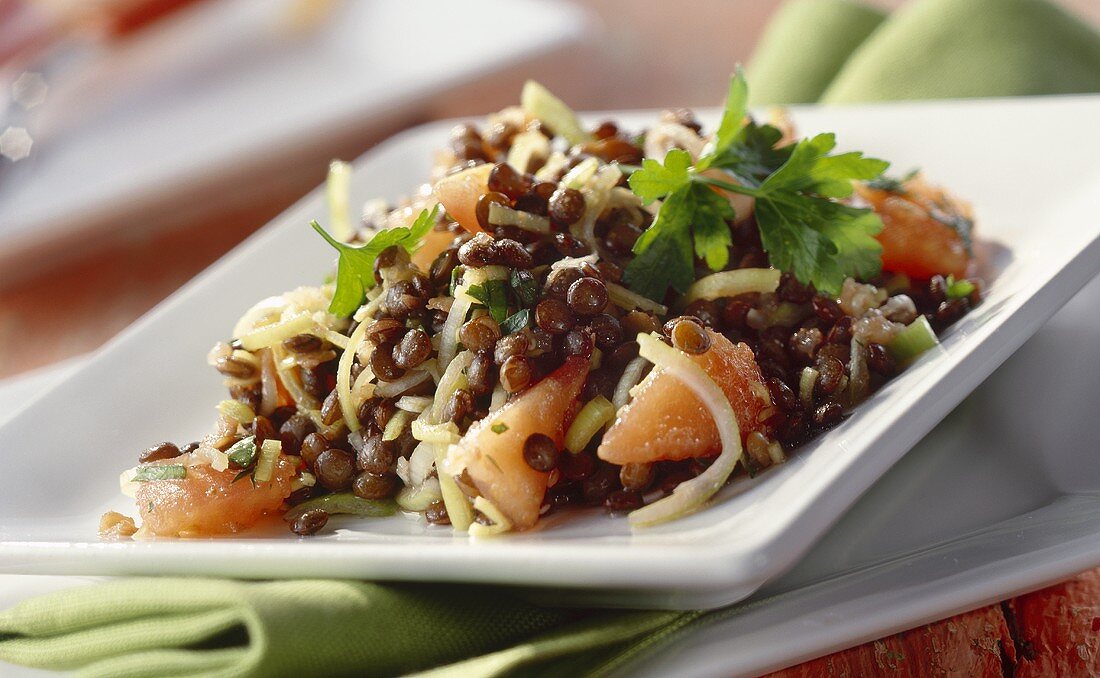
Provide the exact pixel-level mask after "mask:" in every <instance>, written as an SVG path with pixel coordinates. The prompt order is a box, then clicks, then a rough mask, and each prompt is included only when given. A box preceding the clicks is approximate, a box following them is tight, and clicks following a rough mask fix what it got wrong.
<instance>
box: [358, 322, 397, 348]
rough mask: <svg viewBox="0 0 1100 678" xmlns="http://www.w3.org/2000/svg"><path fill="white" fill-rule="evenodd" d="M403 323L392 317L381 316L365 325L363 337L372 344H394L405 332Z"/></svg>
mask: <svg viewBox="0 0 1100 678" xmlns="http://www.w3.org/2000/svg"><path fill="white" fill-rule="evenodd" d="M405 329H406V328H405V323H403V322H401V321H399V320H394V319H393V318H381V319H380V320H375V321H373V322H372V323H371V324H370V325H367V329H365V330H363V333H364V338H365V339H366V340H367V341H369V342H370V343H372V344H374V345H376V346H377V345H378V344H395V343H397V342H398V341H400V340H401V337H402V336H404V334H405Z"/></svg>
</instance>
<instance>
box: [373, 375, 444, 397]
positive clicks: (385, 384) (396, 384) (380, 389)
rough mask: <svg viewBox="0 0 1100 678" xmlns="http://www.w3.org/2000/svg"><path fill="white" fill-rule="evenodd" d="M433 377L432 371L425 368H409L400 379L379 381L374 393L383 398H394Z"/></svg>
mask: <svg viewBox="0 0 1100 678" xmlns="http://www.w3.org/2000/svg"><path fill="white" fill-rule="evenodd" d="M431 378H432V375H431V373H429V372H426V371H424V370H409V371H408V372H406V373H405V376H403V377H401V378H400V379H395V380H393V381H379V382H378V386H377V387H375V389H374V394H375V395H378V396H382V397H383V398H393V397H394V396H399V395H401V394H402V393H404V392H405V391H408V390H409V389H410V388H412V387H413V386H417V385H419V384H422V383H424V382H425V381H427V380H429V379H431Z"/></svg>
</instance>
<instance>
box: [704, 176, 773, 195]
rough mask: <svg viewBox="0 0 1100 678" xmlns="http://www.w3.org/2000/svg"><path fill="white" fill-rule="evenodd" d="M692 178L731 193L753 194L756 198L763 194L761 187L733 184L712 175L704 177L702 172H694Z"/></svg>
mask: <svg viewBox="0 0 1100 678" xmlns="http://www.w3.org/2000/svg"><path fill="white" fill-rule="evenodd" d="M691 179H692V181H698V182H699V183H701V184H706V185H708V186H714V187H715V188H720V189H722V190H723V191H730V192H731V193H740V194H741V195H751V196H753V197H754V198H759V197H760V196H761V195H762V194H761V192H760V190H759V189H755V188H751V187H749V186H742V185H740V184H731V183H730V182H728V181H722V180H721V179H712V178H711V177H704V176H702V175H701V174H693V175H692V176H691Z"/></svg>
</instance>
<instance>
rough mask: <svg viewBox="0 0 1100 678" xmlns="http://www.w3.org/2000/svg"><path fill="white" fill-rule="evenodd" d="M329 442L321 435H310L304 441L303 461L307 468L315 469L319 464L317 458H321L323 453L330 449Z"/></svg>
mask: <svg viewBox="0 0 1100 678" xmlns="http://www.w3.org/2000/svg"><path fill="white" fill-rule="evenodd" d="M328 446H329V442H328V438H326V437H325V436H324V435H323V434H321V433H316V432H314V433H310V434H309V435H307V436H306V438H305V440H303V441H302V461H304V462H305V464H306V466H308V467H309V468H313V466H314V464H315V463H316V462H317V457H319V456H321V453H322V452H324V451H325V450H327V449H328Z"/></svg>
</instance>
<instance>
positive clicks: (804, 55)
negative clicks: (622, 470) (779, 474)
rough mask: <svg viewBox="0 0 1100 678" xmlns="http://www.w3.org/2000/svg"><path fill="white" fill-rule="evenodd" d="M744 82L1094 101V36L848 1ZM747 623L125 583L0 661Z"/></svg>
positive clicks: (798, 17)
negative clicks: (883, 10)
mask: <svg viewBox="0 0 1100 678" xmlns="http://www.w3.org/2000/svg"><path fill="white" fill-rule="evenodd" d="M749 73H750V78H751V80H750V85H751V90H752V94H753V98H754V101H755V102H756V103H793V102H807V101H816V100H819V99H820V100H824V101H828V102H847V101H868V100H882V99H902V98H905V99H912V98H930V97H973V96H996V95H1018V94H1047V93H1063V92H1089V91H1100V36H1098V35H1097V34H1096V32H1094V31H1093V30H1091V29H1089V28H1087V27H1085V26H1083V25H1082V24H1080V23H1079V22H1078V21H1077V20H1075V19H1074V18H1072V17H1070V16H1069V15H1067V14H1065V13H1063V12H1062V11H1061V10H1058V9H1056V8H1055V7H1053V6H1051V5H1049V4H1047V3H1046V2H1041V1H1040V0H916V1H914V2H912V3H911V4H909V5H907V6H906V7H905V8H904V9H903V10H901V11H899V12H897V13H896V14H895V15H892V16H890V17H888V18H884V17H883V16H882V15H881V14H880V13H879V12H877V11H875V10H871V9H867V8H865V7H862V6H860V5H857V4H854V3H853V2H851V1H850V0H794V1H793V2H790V3H788V4H787V5H786V6H785V7H784V8H783V9H782V10H781V11H780V12H778V13H777V14H776V16H775V18H774V21H773V23H772V25H771V26H770V27H769V29H768V30H767V32H766V34H765V36H764V38H763V39H762V42H761V45H760V46H759V48H758V52H757V55H756V58H755V59H754V60H753V62H752V63H751V65H750V68H749ZM766 603H767V601H756V602H753V603H751V605H753V606H756V605H763V604H766ZM741 609H742V608H740V607H736V606H735V607H732V608H727V609H725V610H720V611H717V612H711V613H698V612H687V613H674V612H593V611H584V610H570V611H565V610H559V609H548V608H541V607H538V606H536V605H534V604H531V603H528V602H524V601H522V600H520V599H518V598H515V597H514V596H513V595H512V594H510V593H508V592H505V591H502V590H499V589H492V588H485V587H472V586H461V585H450V586H431V585H396V584H370V583H358V582H347V581H313V580H297V581H284V582H237V581H225V580H217V579H167V578H164V579H128V580H119V581H115V582H110V583H106V584H102V585H95V586H86V587H79V588H75V589H73V590H70V591H62V592H58V593H55V594H51V595H47V596H42V597H39V598H35V599H31V600H28V601H26V602H24V603H22V604H20V605H18V606H16V607H14V608H11V609H9V610H6V611H3V612H0V660H3V661H8V662H13V663H18V664H25V665H28V666H35V667H41V668H53V669H76V670H78V672H79V673H80V674H81V675H88V676H125V677H130V676H133V677H138V676H186V675H210V676H280V675H286V676H291V675H310V676H334V675H335V676H338V675H394V674H400V673H409V672H416V671H426V672H428V673H427V675H431V676H445V677H450V676H462V677H464V678H465V677H466V676H493V675H507V674H522V675H525V676H527V675H532V676H538V675H584V674H596V675H600V674H605V673H607V672H610V671H614V670H619V669H622V668H623V667H625V666H629V662H630V661H632V660H636V659H637V658H638V657H639V656H641V655H643V654H644V653H645V652H648V651H653V650H654V648H657V649H659V648H660V647H662V646H663V644H664V643H667V642H668V641H669V640H670V639H672V638H675V637H676V636H677V635H678V634H679V633H682V632H683V631H684V630H685V629H692V628H696V627H697V626H699V625H701V624H706V623H708V620H714V619H719V618H726V617H729V616H731V615H735V614H738V612H739V611H740V610H741Z"/></svg>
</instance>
